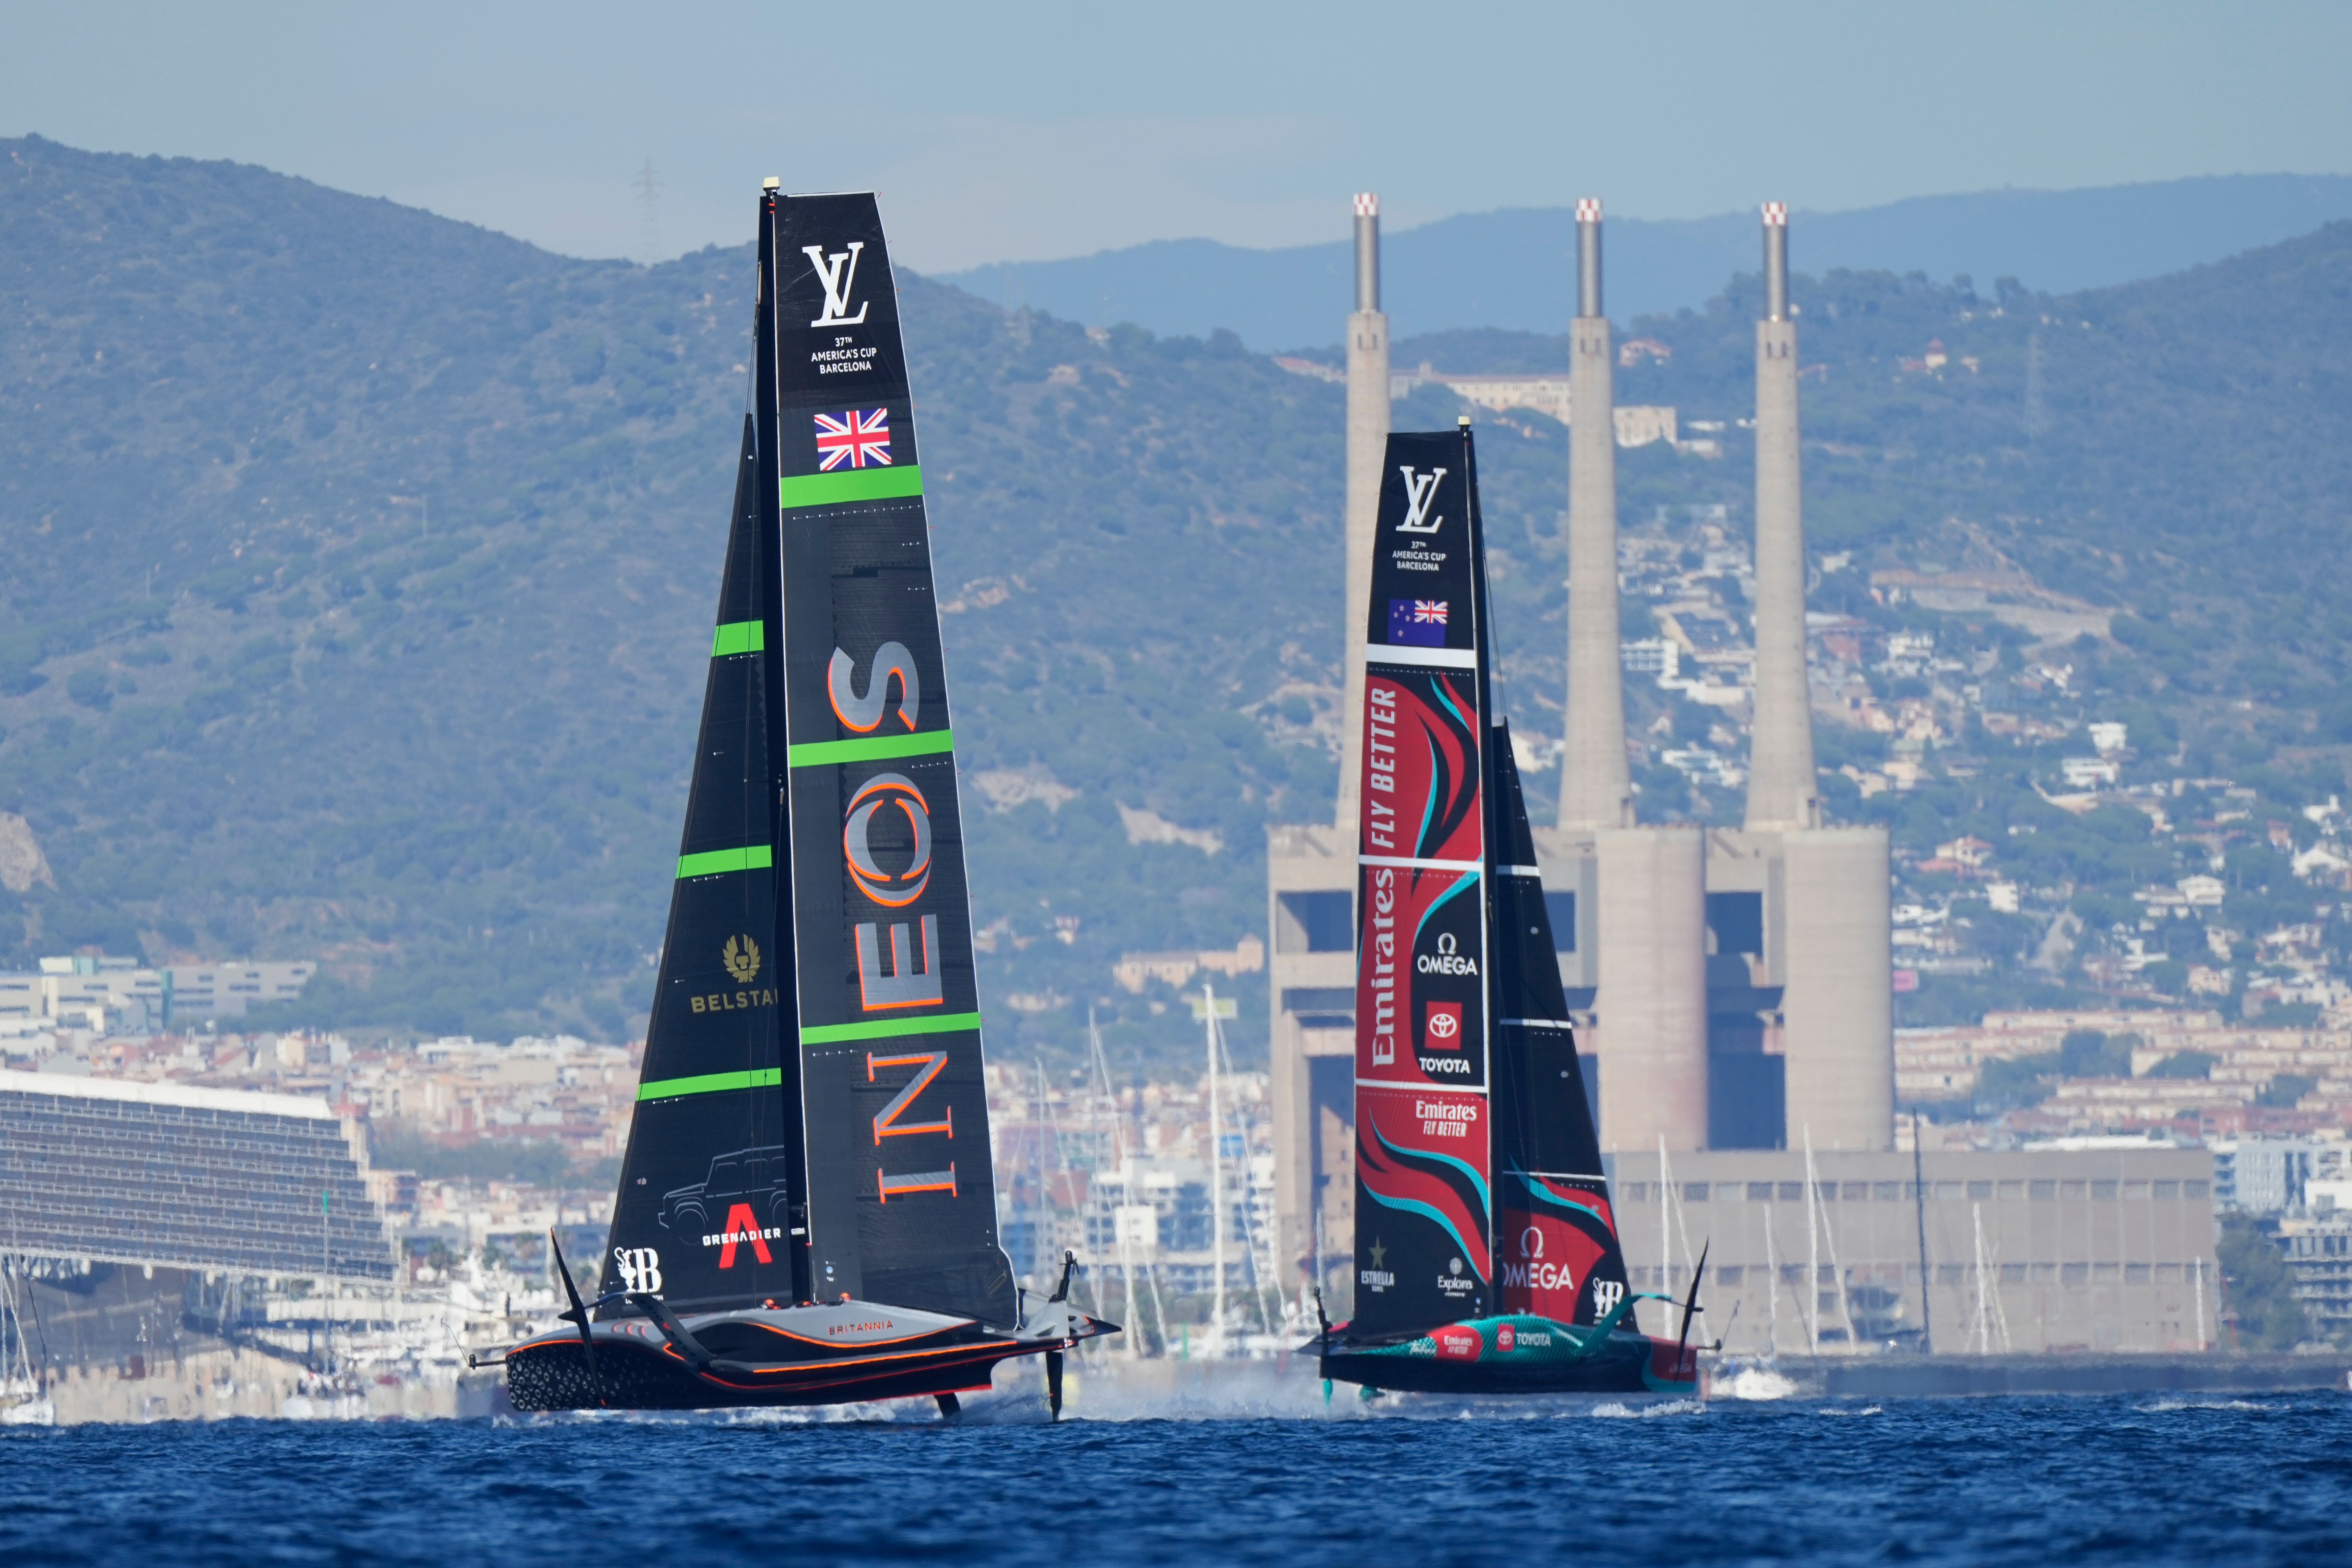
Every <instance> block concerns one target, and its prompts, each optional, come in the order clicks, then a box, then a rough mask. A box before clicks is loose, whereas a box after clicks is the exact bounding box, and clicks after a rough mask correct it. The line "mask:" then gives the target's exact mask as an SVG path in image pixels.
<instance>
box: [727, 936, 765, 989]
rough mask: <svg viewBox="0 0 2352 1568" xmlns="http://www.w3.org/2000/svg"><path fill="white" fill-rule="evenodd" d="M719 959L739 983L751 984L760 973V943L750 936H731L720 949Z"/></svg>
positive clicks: (736, 982)
mask: <svg viewBox="0 0 2352 1568" xmlns="http://www.w3.org/2000/svg"><path fill="white" fill-rule="evenodd" d="M719 962H720V963H724V964H725V965H726V966H727V973H729V974H730V975H732V976H733V977H734V980H735V984H738V985H749V984H751V982H752V981H753V980H754V979H755V978H757V977H758V975H759V973H760V944H759V943H758V942H753V941H752V940H751V938H750V937H748V936H730V937H729V938H728V939H727V945H726V946H725V947H722V948H720V949H719Z"/></svg>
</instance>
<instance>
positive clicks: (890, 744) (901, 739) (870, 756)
mask: <svg viewBox="0 0 2352 1568" xmlns="http://www.w3.org/2000/svg"><path fill="white" fill-rule="evenodd" d="M953 750H955V731H952V730H929V731H924V732H923V733H921V734H919V735H859V736H857V737H856V738H854V739H852V740H847V741H803V742H801V743H800V744H799V745H797V746H792V747H788V748H786V751H785V756H786V760H787V761H788V762H789V763H790V764H791V765H792V766H793V767H796V768H817V767H824V766H825V765H827V764H828V763H883V762H888V761H889V760H890V759H891V758H893V757H930V756H938V755H940V754H941V753H943V752H951V751H953Z"/></svg>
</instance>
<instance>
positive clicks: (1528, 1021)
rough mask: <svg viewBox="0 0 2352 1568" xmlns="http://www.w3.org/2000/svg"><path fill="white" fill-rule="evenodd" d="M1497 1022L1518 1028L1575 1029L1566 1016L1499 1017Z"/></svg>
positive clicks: (1507, 1026)
mask: <svg viewBox="0 0 2352 1568" xmlns="http://www.w3.org/2000/svg"><path fill="white" fill-rule="evenodd" d="M1495 1022H1496V1023H1497V1024H1500V1025H1502V1026H1504V1027H1506V1028H1517V1029H1573V1028H1575V1027H1576V1026H1575V1025H1573V1024H1571V1023H1570V1022H1569V1021H1568V1020H1567V1019H1565V1018H1497V1019H1496V1020H1495Z"/></svg>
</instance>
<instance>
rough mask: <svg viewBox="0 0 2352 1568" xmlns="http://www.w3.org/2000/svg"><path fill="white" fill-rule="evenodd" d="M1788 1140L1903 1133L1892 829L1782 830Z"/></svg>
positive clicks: (1836, 1140)
mask: <svg viewBox="0 0 2352 1568" xmlns="http://www.w3.org/2000/svg"><path fill="white" fill-rule="evenodd" d="M1780 842H1781V855H1782V867H1783V869H1782V873H1781V876H1782V887H1783V892H1782V897H1783V899H1784V900H1785V904H1784V914H1783V929H1784V931H1785V932H1786V935H1785V938H1784V940H1785V942H1786V943H1787V946H1786V953H1785V958H1786V963H1787V971H1788V985H1787V988H1786V989H1785V991H1784V992H1783V993H1782V998H1781V1003H1780V1014H1781V1018H1782V1020H1783V1025H1784V1032H1785V1035H1786V1037H1787V1042H1788V1044H1787V1047H1786V1048H1787V1058H1786V1060H1787V1068H1786V1071H1787V1079H1786V1085H1787V1089H1786V1094H1787V1106H1788V1111H1787V1115H1788V1146H1789V1147H1790V1148H1791V1149H1794V1148H1798V1147H1800V1146H1801V1145H1802V1143H1803V1142H1804V1141H1805V1138H1806V1136H1807V1134H1809V1133H1810V1134H1811V1138H1812V1142H1813V1147H1814V1148H1816V1149H1886V1148H1891V1147H1893V1145H1894V1136H1895V998H1894V995H1893V988H1892V984H1891V976H1892V973H1893V963H1894V956H1895V949H1894V926H1893V921H1892V920H1891V919H1890V915H1891V912H1892V911H1891V909H1890V905H1889V896H1888V884H1887V872H1888V867H1887V846H1886V830H1885V828H1883V827H1819V828H1813V829H1811V830H1809V831H1806V832H1801V833H1788V834H1783V835H1782V836H1781V840H1780Z"/></svg>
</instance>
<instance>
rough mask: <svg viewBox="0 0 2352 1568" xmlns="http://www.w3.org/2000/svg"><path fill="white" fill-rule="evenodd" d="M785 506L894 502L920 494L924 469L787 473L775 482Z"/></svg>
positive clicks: (913, 466)
mask: <svg viewBox="0 0 2352 1568" xmlns="http://www.w3.org/2000/svg"><path fill="white" fill-rule="evenodd" d="M776 490H777V498H778V499H779V500H781V501H782V503H783V504H784V505H785V506H787V507H795V506H836V505H838V504H840V503H841V502H843V501H849V500H899V499H900V498H902V497H906V496H919V495H921V494H922V493H923V466H922V464H920V463H908V464H907V465H906V466H905V467H903V468H844V469H842V470H841V471H840V472H839V473H837V474H788V475H786V476H784V477H783V478H782V479H778V480H777V481H776Z"/></svg>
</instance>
